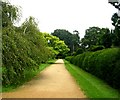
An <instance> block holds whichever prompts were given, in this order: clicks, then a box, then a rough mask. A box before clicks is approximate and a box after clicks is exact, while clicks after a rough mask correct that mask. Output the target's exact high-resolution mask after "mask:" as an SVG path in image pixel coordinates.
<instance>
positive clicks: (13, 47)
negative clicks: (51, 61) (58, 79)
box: [2, 27, 50, 86]
mask: <svg viewBox="0 0 120 100" xmlns="http://www.w3.org/2000/svg"><path fill="white" fill-rule="evenodd" d="M31 34H32V36H31ZM42 36H43V35H42V33H40V32H38V33H32V31H31V33H29V34H28V33H27V32H26V34H23V33H18V32H17V31H15V28H14V27H12V28H8V27H6V28H3V34H2V45H3V46H2V60H3V64H2V72H3V73H2V83H3V85H4V86H6V85H11V84H12V85H17V84H20V83H21V81H23V80H25V79H26V76H25V71H26V70H30V71H31V69H33V70H36V69H37V68H39V65H40V64H41V63H43V62H46V61H47V60H48V58H49V56H50V52H49V50H48V49H47V47H46V45H45V42H44V38H43V37H42Z"/></svg>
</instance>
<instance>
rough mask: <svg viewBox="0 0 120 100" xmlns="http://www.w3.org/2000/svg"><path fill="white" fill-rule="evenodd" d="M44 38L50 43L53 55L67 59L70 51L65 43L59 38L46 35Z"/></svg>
mask: <svg viewBox="0 0 120 100" xmlns="http://www.w3.org/2000/svg"><path fill="white" fill-rule="evenodd" d="M44 37H45V39H46V41H47V42H48V46H49V47H50V48H52V49H53V50H52V51H53V53H54V54H55V55H56V56H61V57H65V56H66V54H67V53H68V51H69V48H68V46H67V45H66V44H65V43H64V41H62V40H60V39H59V38H58V37H56V36H53V35H50V34H47V33H44Z"/></svg>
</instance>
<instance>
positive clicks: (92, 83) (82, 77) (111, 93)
mask: <svg viewBox="0 0 120 100" xmlns="http://www.w3.org/2000/svg"><path fill="white" fill-rule="evenodd" d="M64 62H65V66H66V69H67V70H68V71H69V72H70V73H71V75H72V76H73V77H74V78H75V79H76V82H77V83H78V85H79V86H80V88H81V89H82V90H83V92H84V93H85V95H86V96H87V97H88V98H92V100H93V99H95V98H113V99H115V98H120V94H119V92H118V91H117V90H115V89H113V88H111V87H110V86H109V85H107V84H106V83H105V82H103V81H102V80H100V79H99V78H97V77H95V76H93V75H91V74H89V73H87V72H85V71H84V70H82V69H80V68H79V67H77V66H74V65H73V64H70V63H69V62H68V61H66V60H64Z"/></svg>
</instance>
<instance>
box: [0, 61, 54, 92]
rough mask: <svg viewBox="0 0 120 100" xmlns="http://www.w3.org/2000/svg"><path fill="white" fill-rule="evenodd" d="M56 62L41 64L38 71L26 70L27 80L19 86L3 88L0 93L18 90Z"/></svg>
mask: <svg viewBox="0 0 120 100" xmlns="http://www.w3.org/2000/svg"><path fill="white" fill-rule="evenodd" d="M55 61H56V60H49V61H48V62H47V63H45V64H41V65H40V66H39V69H38V70H25V76H26V78H25V80H22V81H21V83H20V84H19V85H16V86H13V85H10V86H7V87H4V86H2V89H1V91H0V92H10V91H14V90H15V89H16V88H18V87H19V86H21V85H23V84H24V83H25V82H28V81H30V80H31V79H32V78H33V77H35V76H36V75H37V74H39V73H40V72H41V71H42V70H44V69H45V68H46V67H48V66H49V65H51V64H54V63H55Z"/></svg>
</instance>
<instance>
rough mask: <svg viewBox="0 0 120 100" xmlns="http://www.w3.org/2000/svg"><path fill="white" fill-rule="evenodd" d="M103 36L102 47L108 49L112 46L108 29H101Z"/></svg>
mask: <svg viewBox="0 0 120 100" xmlns="http://www.w3.org/2000/svg"><path fill="white" fill-rule="evenodd" d="M101 30H102V31H103V32H104V34H103V36H102V45H103V46H104V47H105V48H110V47H111V45H112V35H111V32H110V30H109V29H107V28H106V29H101Z"/></svg>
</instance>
